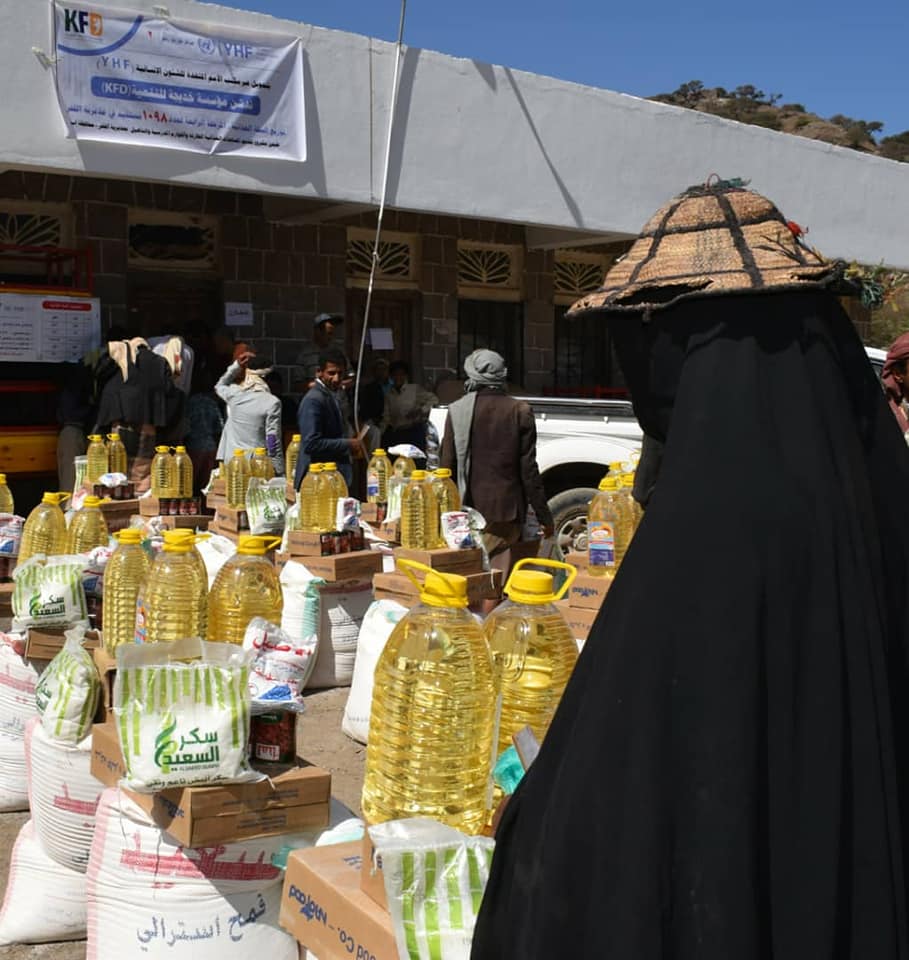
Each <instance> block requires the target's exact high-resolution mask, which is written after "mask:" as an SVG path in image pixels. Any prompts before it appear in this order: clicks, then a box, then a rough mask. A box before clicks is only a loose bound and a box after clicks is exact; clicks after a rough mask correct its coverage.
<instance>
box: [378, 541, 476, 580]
mask: <svg viewBox="0 0 909 960" xmlns="http://www.w3.org/2000/svg"><path fill="white" fill-rule="evenodd" d="M394 555H395V561H397V560H415V561H416V562H417V563H422V564H424V565H425V566H427V567H432V569H433V570H438V571H439V572H440V573H459V574H461V575H462V576H466V575H467V574H468V573H482V572H483V551H482V550H480V549H479V548H476V547H475V548H473V549H470V550H448V549H443V550H409V549H407V548H406V547H395V550H394Z"/></svg>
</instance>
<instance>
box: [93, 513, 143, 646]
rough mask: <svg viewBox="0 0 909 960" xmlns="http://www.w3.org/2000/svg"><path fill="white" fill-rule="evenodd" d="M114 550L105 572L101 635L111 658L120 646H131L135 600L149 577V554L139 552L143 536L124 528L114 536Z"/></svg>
mask: <svg viewBox="0 0 909 960" xmlns="http://www.w3.org/2000/svg"><path fill="white" fill-rule="evenodd" d="M114 538H115V539H116V541H117V548H116V550H114V552H113V553H112V554H111V558H110V560H108V561H107V567H106V569H105V571H104V577H105V581H106V589H105V590H104V602H103V607H102V611H103V623H104V629H103V630H102V635H103V638H104V648H105V650H107V652H108V653H110V654H111V655H113V654H114V652H115V650H116V648H117V647H119V646H120V644H121V643H132V642H133V640H134V639H135V635H136V597H137V596H138V594H139V585H140V584H141V583H142V581H143V579H144V578H145V576H146V575H147V574H148V567H149V559H148V554H147V553H146V552H145V550H143V549H142V546H141V541H142V533H141V531H140V530H137V529H136V528H135V527H127V528H126V529H125V530H119V531H118V532H117V533H115V534H114Z"/></svg>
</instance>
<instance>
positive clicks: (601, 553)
mask: <svg viewBox="0 0 909 960" xmlns="http://www.w3.org/2000/svg"><path fill="white" fill-rule="evenodd" d="M630 527H631V524H630V516H629V515H628V512H627V510H626V508H625V505H624V503H623V502H622V500H621V493H620V492H619V481H618V480H616V478H615V477H612V476H606V477H603V479H602V480H601V481H600V485H599V492H598V493H597V495H596V496H595V497H594V498H593V500H591V501H590V507H589V508H588V511H587V567H588V570H587V572H588V573H589V574H590V575H591V576H592V577H612V576H614V575H615V572H616V570H617V569H618V566H619V564H620V563H621V562H622V558H623V557H624V556H625V550H626V549H627V547H628V540H629V539H630V533H631V530H630Z"/></svg>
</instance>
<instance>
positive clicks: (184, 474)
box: [174, 447, 193, 500]
mask: <svg viewBox="0 0 909 960" xmlns="http://www.w3.org/2000/svg"><path fill="white" fill-rule="evenodd" d="M174 472H175V473H176V475H177V477H176V488H177V492H176V493H175V494H174V496H177V497H179V498H180V499H181V500H189V499H190V498H191V497H192V495H193V462H192V460H191V459H190V456H189V454H188V453H187V452H186V447H177V448H176V450H175V451H174Z"/></svg>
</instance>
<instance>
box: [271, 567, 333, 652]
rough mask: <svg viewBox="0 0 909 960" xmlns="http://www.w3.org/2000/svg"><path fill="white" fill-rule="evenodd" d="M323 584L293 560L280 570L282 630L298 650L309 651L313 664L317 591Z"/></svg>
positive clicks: (316, 643)
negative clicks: (282, 598)
mask: <svg viewBox="0 0 909 960" xmlns="http://www.w3.org/2000/svg"><path fill="white" fill-rule="evenodd" d="M324 583H325V581H324V580H323V579H322V578H321V577H314V576H313V575H312V574H311V573H310V572H309V571H308V570H307V569H306V567H304V566H303V564H302V563H297V561H296V560H288V562H287V563H285V564H284V568H283V569H282V570H281V592H282V593H283V594H284V609H283V610H282V612H281V629H282V630H284V631H286V632H287V633H288V635H289V636H290V638H291V639H292V640H293V642H294V644H295V645H296V646H297V647H300V648H301V649H302V648H307V649H311V650H312V652H313V663H315V653H316V648H317V647H318V644H319V588H320V587H321V586H322V585H323V584H324Z"/></svg>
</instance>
